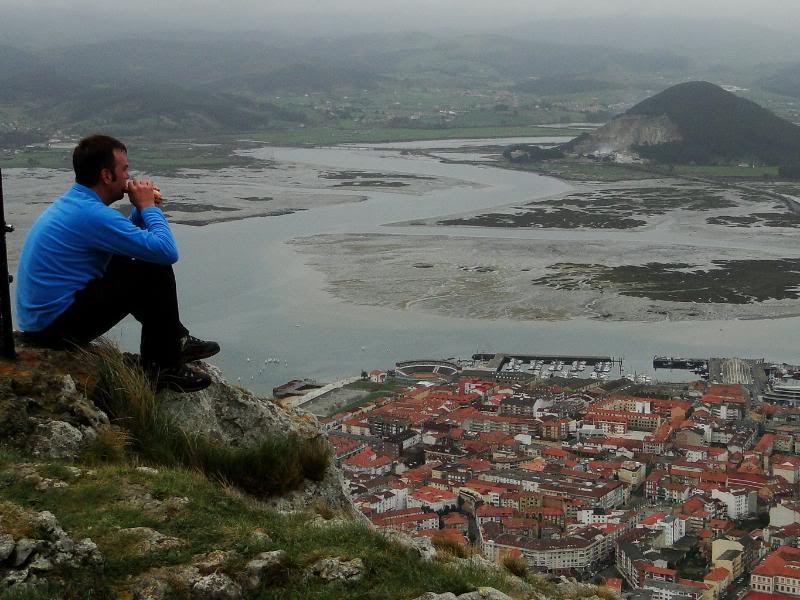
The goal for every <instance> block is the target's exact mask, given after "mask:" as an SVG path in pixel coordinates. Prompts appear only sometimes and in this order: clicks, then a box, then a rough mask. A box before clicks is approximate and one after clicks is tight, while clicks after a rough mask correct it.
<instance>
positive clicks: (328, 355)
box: [5, 141, 800, 394]
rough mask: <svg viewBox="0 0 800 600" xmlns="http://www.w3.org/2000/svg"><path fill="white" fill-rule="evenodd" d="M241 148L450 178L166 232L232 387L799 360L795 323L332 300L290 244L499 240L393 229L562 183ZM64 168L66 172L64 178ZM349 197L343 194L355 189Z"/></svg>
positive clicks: (189, 185)
mask: <svg viewBox="0 0 800 600" xmlns="http://www.w3.org/2000/svg"><path fill="white" fill-rule="evenodd" d="M480 143H482V144H486V143H487V142H486V141H482V142H480ZM426 144H427V146H426V147H428V148H433V147H441V146H436V144H435V143H434V142H427V143H426ZM474 144H475V143H474V142H473V145H474ZM465 145H466V144H465ZM420 146H422V145H420ZM404 147H406V148H408V147H409V146H404ZM410 147H414V146H410ZM248 152H251V153H253V154H254V155H256V156H262V157H264V158H268V159H269V160H271V161H273V162H274V163H277V164H291V165H292V168H294V169H296V170H299V171H303V170H308V171H316V172H318V171H320V170H321V169H329V170H359V171H370V172H382V173H403V174H411V175H417V176H425V177H437V178H446V179H447V180H449V181H454V183H453V185H447V186H445V187H438V188H434V189H430V190H427V191H423V192H422V193H419V194H408V193H402V191H400V192H398V191H384V190H372V189H361V190H358V193H359V194H363V195H364V196H366V197H367V199H366V200H365V201H362V202H352V203H346V204H338V205H334V206H323V207H319V208H313V209H311V210H305V211H300V212H296V213H294V214H290V215H284V216H280V217H266V218H251V219H245V220H240V221H230V222H222V223H213V224H210V225H207V226H203V227H190V226H184V225H176V226H174V231H175V235H176V237H177V239H178V243H179V248H180V251H181V260H180V261H179V263H178V264H177V265H176V274H177V277H178V286H179V296H180V300H181V311H182V316H183V320H184V322H185V323H186V324H187V325H189V326H190V327H191V330H192V333H193V334H195V335H197V336H200V337H206V338H210V339H217V340H219V341H220V343H221V344H222V347H223V351H222V352H221V353H220V354H219V355H218V356H217V357H215V358H214V359H213V361H212V362H214V363H215V364H217V365H218V366H219V367H220V368H222V369H223V371H224V372H225V374H226V376H227V377H228V379H229V380H230V381H231V382H237V381H238V382H239V383H240V384H241V385H243V386H246V387H249V388H251V389H253V390H255V391H257V392H260V393H265V394H266V393H268V392H269V391H270V390H271V389H272V387H274V386H276V385H278V384H281V383H284V382H285V381H287V380H289V379H293V378H303V377H309V378H315V379H317V380H319V381H330V380H332V379H336V378H338V377H345V376H353V375H357V374H358V373H359V372H361V370H367V371H369V370H371V369H373V368H380V369H387V368H392V367H393V366H394V363H395V362H397V361H400V360H408V359H411V358H448V357H457V356H468V355H471V354H472V353H474V352H476V351H480V352H501V351H503V352H520V353H522V352H525V353H540V352H541V353H555V354H604V355H610V356H614V357H622V358H624V364H625V369H626V372H633V371H636V372H639V373H649V374H651V375H655V376H656V378H660V379H675V378H681V377H685V376H686V375H685V374H683V373H673V374H669V373H665V372H663V371H658V372H657V373H655V374H654V373H653V370H652V363H651V361H652V357H653V355H655V354H665V355H675V356H678V355H682V356H697V357H708V356H741V357H748V358H752V357H757V358H760V357H766V358H768V359H771V360H782V361H789V362H800V353H799V352H798V345H797V342H796V339H797V333H796V332H797V330H798V325H800V319H797V318H791V319H780V320H759V321H735V320H730V321H700V322H697V321H695V322H669V321H665V322H659V323H651V322H648V323H640V322H603V321H593V320H589V319H572V320H568V321H556V322H542V321H535V322H532V321H511V320H502V319H498V320H481V319H462V318H451V317H447V316H440V315H437V314H432V313H428V312H423V311H414V310H396V309H389V308H380V307H373V306H363V305H355V304H349V303H345V302H342V301H339V300H338V299H336V298H334V297H333V296H331V295H330V294H329V293H327V292H326V291H325V281H324V278H323V277H322V275H321V274H320V273H318V272H317V271H315V270H314V269H313V268H311V267H309V266H308V265H306V264H305V262H304V258H305V257H304V256H303V255H301V254H299V253H298V252H296V251H295V250H294V249H293V247H292V246H291V245H289V244H288V243H287V242H289V241H291V240H292V239H295V238H297V237H305V236H310V235H316V234H328V233H399V234H404V235H415V234H419V235H423V234H424V235H429V234H436V235H459V236H484V235H486V236H492V237H497V236H498V234H499V233H500V232H498V230H497V229H492V230H486V231H484V230H482V229H480V228H450V227H448V228H442V227H408V226H404V227H399V226H395V225H391V224H392V223H397V222H401V221H408V220H414V219H423V218H428V217H435V216H440V215H447V214H457V213H460V212H464V211H470V210H477V209H485V208H492V207H495V206H500V205H508V204H512V203H515V202H521V201H531V200H534V199H540V198H544V197H547V196H551V195H554V194H560V193H563V192H565V191H568V190H569V189H570V186H569V184H568V183H565V182H562V181H559V180H555V179H552V178H547V177H542V176H539V175H535V174H532V173H524V172H518V171H508V170H502V169H497V168H492V167H487V166H483V165H470V164H450V163H444V162H440V161H438V160H436V159H435V158H431V157H426V156H419V155H413V154H407V153H402V152H400V151H397V150H392V149H389V148H386V147H335V148H313V149H298V148H276V147H269V148H264V149H259V150H252V151H248ZM5 173H6V177H8V178H9V179H10V183H11V184H12V185H11V186H10V187H12V188H13V187H15V186H16V188H17V189H28V190H33V189H35V190H38V191H37V192H36V193H37V194H39V195H40V196H41V195H42V194H43V192H42V190H41V186H39V187H37V186H36V185H34V183H32V181H33V180H34V179H37V178H38V179H39V180H40V181H42V182H44V183H46V184H47V186H48V188H47V193H48V194H49V197H50V198H52V197H53V196H55V195H57V194H58V193H60V190H61V188H59V187H56V188H53V187H52V185H53V184H54V182H58V181H60V178H61V176H60V175H58V176H55V175H52V173H51V174H50V175H48V176H46V177H45V176H43V175H42V173H41V172H38V170H15V169H14V170H7V171H6V172H5ZM62 173H63V172H62ZM69 175H70V174H69V173H65V174H64V175H63V177H64V179H65V181H67V182H68V180H69ZM260 175H263V176H264V177H267V178H268V177H269V173H268V172H267V170H265V171H264V173H261V174H259V172H258V171H254V170H252V169H249V170H241V172H239V171H237V170H227V172H225V173H224V174H220V173H218V172H197V171H194V172H192V174H191V177H190V178H189V177H183V178H182V177H175V178H170V179H169V180H168V181H163V182H162V179H161V178H160V179H159V182H160V183H161V184H162V189H169V186H170V185H173V186H175V187H176V188H178V187H180V188H182V189H183V190H191V189H202V190H204V192H205V193H206V195H205V196H203V199H204V200H207V199H208V198H209V197H217V198H222V197H224V196H225V194H228V193H232V192H231V191H230V190H231V186H232V185H233V183H232V182H234V181H237V178H242V179H247V180H248V181H249V183H248V185H250V186H251V187H252V188H254V189H255V191H256V192H257V191H258V190H257V189H256V188H258V187H259V185H261V184H260V183H259V181H261V180H260V179H259V176H260ZM44 183H43V185H44ZM237 185H243V184H242V183H241V182H238V183H237ZM287 185H288V184H287ZM304 185H305V187H306V189H305V190H304V189H302V188H303V186H302V185H301V186H298V185H297V183H296V182H295V183H294V184H292V190H293V191H295V192H299V191H312V192H313V191H314V189H317V190H320V189H323V186H322V185H321V184H320V185H319V186H315V184H314V183H313V182H311V183H307V184H304ZM26 186H27V187H26ZM329 189H330V188H329V187H328V188H326V191H327V190H329ZM31 193H32V192H31ZM237 193H241V192H237ZM346 193H349V194H352V193H353V190H352V189H350V190H347V191H346ZM42 208H44V207H42ZM500 235H502V236H506V235H507V237H527V238H537V239H548V238H552V239H576V240H580V239H590V238H591V239H632V238H631V236H635V235H638V234H636V233H635V232H614V231H603V232H596V231H587V232H574V231H554V230H509V231H508V233H507V234H506V232H502V233H500ZM12 266H13V267H14V268H15V265H12ZM138 330H139V328H138V324H136V323H135V322H134V321H132V320H126V321H123V323H122V324H120V325H119V326H118V327H117V328H116V329H115V330H114V331H113V336H114V337H116V338H118V339H119V340H120V341H121V343H122V344H123V345H124V346H126V347H128V348H131V349H134V348H135V347H136V345H137V344H136V340H137V336H138Z"/></svg>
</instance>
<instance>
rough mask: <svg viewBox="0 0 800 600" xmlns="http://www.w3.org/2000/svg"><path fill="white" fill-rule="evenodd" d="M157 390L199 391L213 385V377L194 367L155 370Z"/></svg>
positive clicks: (184, 366)
mask: <svg viewBox="0 0 800 600" xmlns="http://www.w3.org/2000/svg"><path fill="white" fill-rule="evenodd" d="M155 381H156V391H160V390H172V391H173V392H181V393H183V392H199V391H200V390H204V389H206V388H207V387H208V386H210V385H211V378H210V377H209V376H208V375H206V374H205V373H202V372H200V371H198V370H196V369H193V368H192V367H189V366H186V365H183V366H181V367H169V368H166V369H159V370H158V371H156V372H155Z"/></svg>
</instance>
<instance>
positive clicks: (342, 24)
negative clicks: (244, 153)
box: [0, 0, 800, 31]
mask: <svg viewBox="0 0 800 600" xmlns="http://www.w3.org/2000/svg"><path fill="white" fill-rule="evenodd" d="M20 4H21V3H20V1H19V0H0V9H2V12H3V13H5V14H6V15H12V16H13V15H14V13H15V12H17V13H18V12H20V11H26V12H28V11H30V10H34V11H36V13H37V14H38V16H40V17H41V18H44V19H46V18H47V17H48V15H54V14H58V13H60V12H61V11H62V10H63V11H68V12H71V13H83V12H85V11H91V12H92V13H93V14H94V15H95V16H97V17H100V18H103V19H119V21H120V23H121V26H122V24H123V23H124V20H125V19H126V18H133V19H135V20H136V21H139V20H140V19H142V20H152V22H153V23H154V24H161V25H168V26H171V27H183V26H186V27H204V28H214V29H217V28H224V29H231V28H235V29H239V28H248V29H263V28H271V27H278V28H281V29H284V28H286V27H294V28H297V29H300V30H302V29H304V28H314V29H319V28H321V27H324V26H325V24H326V23H328V24H330V26H331V28H332V29H334V30H336V31H341V30H342V29H343V28H349V27H348V25H349V26H352V28H353V29H354V30H361V29H363V28H364V26H365V25H366V24H369V25H370V26H374V25H375V24H382V25H385V26H386V27H399V28H403V29H442V28H459V27H469V28H476V27H481V28H483V27H501V26H504V25H516V24H520V23H521V22H524V21H527V20H538V19H551V18H575V17H596V16H616V15H635V16H649V17H654V16H671V17H689V18H704V19H706V18H725V19H734V20H743V21H749V22H752V23H754V24H759V25H769V26H772V27H776V28H780V29H784V30H791V29H793V28H794V27H796V24H797V23H800V1H798V0H759V1H756V0H668V1H667V0H391V1H390V0H335V1H334V0H288V1H287V0H280V1H276V0H228V1H224V2H220V1H219V0H213V1H212V0H169V1H167V2H164V1H163V0H137V1H135V2H127V3H124V2H115V1H113V0H112V1H109V0H29V2H27V3H25V8H20Z"/></svg>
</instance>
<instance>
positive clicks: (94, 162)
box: [72, 134, 128, 187]
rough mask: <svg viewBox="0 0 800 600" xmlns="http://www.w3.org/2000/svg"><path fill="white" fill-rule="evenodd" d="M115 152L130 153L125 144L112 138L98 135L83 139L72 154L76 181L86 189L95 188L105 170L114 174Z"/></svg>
mask: <svg viewBox="0 0 800 600" xmlns="http://www.w3.org/2000/svg"><path fill="white" fill-rule="evenodd" d="M114 150H122V151H123V152H125V153H126V154H127V153H128V149H127V148H126V147H125V144H123V143H122V142H120V141H119V140H118V139H115V138H113V137H111V136H108V135H99V134H97V135H90V136H89V137H85V138H83V139H82V140H81V141H80V142H78V145H77V146H75V150H74V151H73V152H72V168H73V169H74V170H75V181H76V182H77V183H80V184H81V185H85V186H86V187H94V186H95V185H97V183H98V182H99V181H100V172H101V171H102V170H103V169H109V170H110V171H111V172H112V173H113V172H114V165H115V161H116V157H115V156H114Z"/></svg>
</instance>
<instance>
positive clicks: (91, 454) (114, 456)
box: [80, 425, 131, 465]
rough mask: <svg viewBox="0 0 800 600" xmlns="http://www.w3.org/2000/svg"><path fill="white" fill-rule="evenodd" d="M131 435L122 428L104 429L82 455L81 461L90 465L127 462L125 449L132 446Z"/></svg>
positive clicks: (100, 430) (98, 432)
mask: <svg viewBox="0 0 800 600" xmlns="http://www.w3.org/2000/svg"><path fill="white" fill-rule="evenodd" d="M130 441H131V436H130V434H129V433H128V432H127V431H126V430H125V429H122V428H121V427H115V426H113V425H112V426H110V427H103V428H101V429H99V430H98V431H97V437H96V438H95V439H94V440H92V441H91V442H90V443H89V444H88V445H87V446H86V447H85V448H84V449H83V452H82V453H81V456H80V458H81V461H82V462H84V463H87V464H90V465H97V464H107V463H121V462H123V461H124V460H125V456H126V453H125V449H126V447H127V446H128V445H129V444H130Z"/></svg>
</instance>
